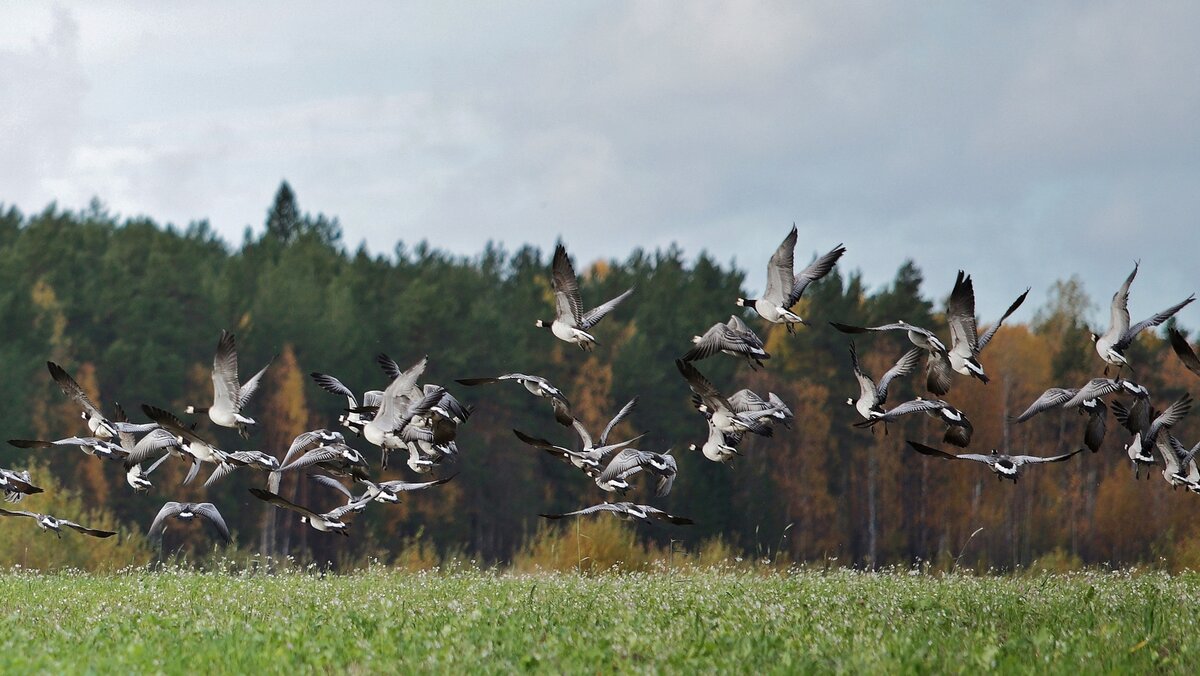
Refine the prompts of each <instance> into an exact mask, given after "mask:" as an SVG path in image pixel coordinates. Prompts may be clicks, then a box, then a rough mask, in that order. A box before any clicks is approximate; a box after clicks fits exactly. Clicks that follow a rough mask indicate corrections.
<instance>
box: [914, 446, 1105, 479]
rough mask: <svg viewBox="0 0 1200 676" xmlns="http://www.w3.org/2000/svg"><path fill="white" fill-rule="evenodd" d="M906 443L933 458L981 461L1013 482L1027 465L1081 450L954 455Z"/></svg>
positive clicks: (1048, 460) (1054, 460)
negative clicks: (1046, 454) (1041, 454)
mask: <svg viewBox="0 0 1200 676" xmlns="http://www.w3.org/2000/svg"><path fill="white" fill-rule="evenodd" d="M908 445H909V446H910V447H912V449H913V450H914V451H916V452H917V453H921V454H923V455H929V456H933V457H935V458H943V459H946V460H974V461H975V462H982V463H984V464H986V465H987V466H988V469H990V470H992V471H993V472H995V473H996V479H997V480H999V481H1003V480H1004V479H1011V480H1012V482H1013V483H1016V482H1017V479H1019V478H1020V477H1021V470H1022V469H1023V468H1024V467H1025V466H1027V465H1036V464H1040V463H1043V462H1062V461H1064V460H1067V459H1069V458H1071V457H1072V456H1074V455H1077V454H1079V453H1082V452H1083V449H1082V448H1078V449H1075V450H1074V451H1071V452H1070V453H1063V454H1062V455H1052V456H1050V457H1048V458H1040V457H1038V456H1036V455H1006V454H1004V453H999V452H997V451H996V450H995V449H992V451H991V453H989V454H987V455H982V454H979V453H961V454H959V455H954V454H952V453H947V452H945V451H942V450H938V449H936V448H932V447H930V446H926V445H925V444H918V443H917V442H915V441H909V442H908Z"/></svg>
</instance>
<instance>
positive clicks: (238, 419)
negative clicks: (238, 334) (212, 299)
mask: <svg viewBox="0 0 1200 676" xmlns="http://www.w3.org/2000/svg"><path fill="white" fill-rule="evenodd" d="M272 361H274V360H272ZM270 366H271V362H270V361H268V362H267V365H266V366H264V367H262V369H260V370H259V372H258V373H255V374H254V376H253V377H251V378H250V379H249V380H247V381H246V382H245V383H239V382H238V356H237V347H236V346H235V345H234V341H233V334H232V333H230V332H228V331H226V330H224V329H222V330H221V338H220V339H219V340H218V341H217V353H216V355H214V356H213V370H212V381H213V403H212V406H209V407H208V408H201V407H197V406H188V407H187V409H186V411H187V413H188V414H200V413H208V419H209V420H211V421H213V422H214V423H215V424H217V425H220V426H221V427H232V428H235V429H237V431H238V434H239V435H240V436H241V437H242V438H243V439H247V438H249V437H250V431H249V427H250V426H251V425H254V424H255V422H254V419H253V418H248V417H246V416H244V415H242V409H243V408H245V406H246V404H247V403H248V402H249V401H250V397H252V396H254V392H255V390H257V389H258V384H259V382H260V381H261V380H262V377H263V374H264V373H266V372H267V369H268V368H270Z"/></svg>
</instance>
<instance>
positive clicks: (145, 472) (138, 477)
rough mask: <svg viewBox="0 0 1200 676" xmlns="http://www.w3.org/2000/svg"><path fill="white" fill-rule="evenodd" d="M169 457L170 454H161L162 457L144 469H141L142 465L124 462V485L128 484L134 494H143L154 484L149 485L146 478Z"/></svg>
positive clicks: (148, 480)
mask: <svg viewBox="0 0 1200 676" xmlns="http://www.w3.org/2000/svg"><path fill="white" fill-rule="evenodd" d="M169 457H171V453H163V454H162V457H160V458H159V459H158V460H155V461H154V463H153V464H151V465H150V466H149V467H147V468H146V469H142V463H140V462H130V461H129V460H128V459H127V460H126V461H125V483H127V484H129V485H130V486H131V487H132V488H133V490H134V492H137V493H145V492H146V491H148V490H150V489H151V488H152V487H153V486H154V484H152V483H150V479H148V478H146V477H148V476H150V474H151V473H152V472H153V471H154V470H156V469H158V466H159V465H161V464H163V462H164V461H165V460H166V459H167V458H169Z"/></svg>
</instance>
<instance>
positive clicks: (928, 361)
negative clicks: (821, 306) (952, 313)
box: [829, 320, 951, 397]
mask: <svg viewBox="0 0 1200 676" xmlns="http://www.w3.org/2000/svg"><path fill="white" fill-rule="evenodd" d="M829 323H830V325H832V326H833V328H835V329H837V330H838V331H841V332H842V333H850V334H854V333H868V332H872V331H904V332H905V333H907V334H908V340H909V341H910V342H911V343H912V344H913V345H916V346H917V347H919V348H921V349H922V350H924V351H925V352H926V353H927V355H928V356H927V357H926V358H925V389H927V390H929V391H930V392H932V393H934V394H936V395H937V396H939V397H940V396H943V395H945V394H946V393H947V392H949V391H950V377H951V372H950V362H949V358H948V356H947V352H948V350H946V345H945V344H944V343H942V341H941V340H939V339H938V337H937V334H935V333H934V332H933V331H930V330H929V329H924V328H921V327H920V326H916V325H914V324H909V323H908V322H905V321H904V320H899V321H896V322H893V323H891V324H884V325H882V326H866V327H863V326H852V325H850V324H839V323H837V322H829Z"/></svg>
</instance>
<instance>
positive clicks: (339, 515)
mask: <svg viewBox="0 0 1200 676" xmlns="http://www.w3.org/2000/svg"><path fill="white" fill-rule="evenodd" d="M250 494H251V495H253V496H254V497H256V498H258V499H259V500H262V501H264V502H269V503H271V504H272V505H275V506H276V507H281V508H283V509H287V510H290V511H293V512H296V513H297V514H299V515H300V522H301V523H307V524H308V525H310V526H312V527H313V528H314V529H315V530H318V531H321V532H322V533H338V534H340V535H347V536H348V535H350V534H349V533H347V532H346V530H347V529H349V528H350V523H349V519H350V517H351V516H353V515H354V514H355V513H356V512H358V511H361V505H360V504H359V503H357V502H353V503H350V504H348V505H343V506H341V507H338V508H337V509H333V510H330V511H328V512H325V513H324V514H317V513H316V512H314V511H312V510H311V509H309V508H307V507H301V506H300V505H297V504H296V503H294V502H292V501H291V500H288V499H287V498H285V497H283V496H282V495H277V494H275V493H272V492H271V491H265V490H263V489H261V488H251V489H250ZM364 504H365V503H364Z"/></svg>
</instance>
